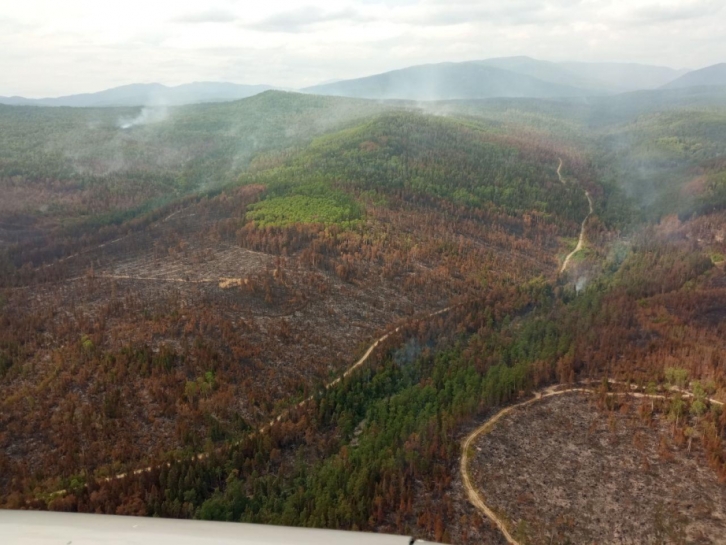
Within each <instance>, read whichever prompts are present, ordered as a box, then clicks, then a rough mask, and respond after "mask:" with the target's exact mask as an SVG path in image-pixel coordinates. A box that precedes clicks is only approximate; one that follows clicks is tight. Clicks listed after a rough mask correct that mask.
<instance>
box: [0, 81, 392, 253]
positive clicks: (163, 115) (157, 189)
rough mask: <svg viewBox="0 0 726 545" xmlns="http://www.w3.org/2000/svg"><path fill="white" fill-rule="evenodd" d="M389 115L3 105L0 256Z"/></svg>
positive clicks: (320, 109)
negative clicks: (12, 245)
mask: <svg viewBox="0 0 726 545" xmlns="http://www.w3.org/2000/svg"><path fill="white" fill-rule="evenodd" d="M385 109H386V106H384V105H381V104H373V103H369V102H361V101H356V100H350V99H339V98H332V97H330V98H326V97H314V96H308V95H302V94H292V93H283V92H278V91H268V92H266V93H262V94H260V95H257V96H254V97H250V98H248V99H245V100H241V101H236V102H229V103H220V104H201V105H190V106H182V107H177V108H163V109H147V108H143V109H140V108H35V107H11V106H0V123H2V126H3V131H1V132H0V188H2V191H3V193H4V194H5V195H6V197H7V198H6V199H5V200H4V201H3V202H2V204H0V247H1V246H3V245H7V244H8V243H9V242H16V243H22V242H23V241H24V240H26V239H34V238H35V237H37V236H38V234H39V233H41V232H45V233H47V232H49V231H53V230H55V229H58V228H63V229H64V230H66V231H67V230H68V229H72V228H73V227H74V226H75V225H78V224H87V223H92V224H95V225H97V226H98V225H106V224H117V223H119V222H120V221H123V220H124V219H129V218H130V217H133V216H134V215H137V214H140V213H143V212H145V211H148V210H150V209H152V208H154V207H155V206H159V205H160V204H163V203H164V202H168V201H170V200H173V199H175V198H178V197H180V196H183V195H185V194H188V193H190V192H196V191H200V190H206V189H213V188H218V187H221V186H223V185H224V184H226V183H230V182H232V181H234V180H235V179H236V178H237V177H238V176H239V174H240V173H241V172H243V171H245V170H246V169H247V168H248V166H249V164H250V161H251V160H252V159H253V158H254V157H255V156H257V155H259V154H261V153H264V152H271V151H273V150H277V151H282V150H285V149H288V148H290V147H294V146H296V145H303V144H305V143H307V142H309V141H310V139H311V138H313V137H314V136H315V135H318V134H322V133H324V132H326V131H329V130H334V129H335V128H339V127H342V126H345V125H346V123H349V122H351V121H353V120H355V119H360V118H361V117H365V116H367V115H371V114H372V113H375V112H378V111H382V110H385ZM124 127H126V128H124Z"/></svg>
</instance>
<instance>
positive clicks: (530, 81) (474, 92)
mask: <svg viewBox="0 0 726 545" xmlns="http://www.w3.org/2000/svg"><path fill="white" fill-rule="evenodd" d="M686 72H687V71H686V70H675V69H672V68H667V67H662V66H650V65H641V64H629V63H577V62H560V63H557V62H549V61H542V60H538V59H533V58H531V57H526V56H518V57H500V58H493V59H484V60H479V61H466V62H460V63H441V64H424V65H419V66H411V67H408V68H402V69H400V70H393V71H390V72H384V73H382V74H375V75H372V76H367V77H364V78H355V79H350V80H343V81H338V82H335V83H329V84H320V85H315V86H312V87H307V88H305V89H302V91H303V92H308V93H315V94H324V95H338V96H347V97H357V98H372V99H384V98H396V99H408V100H451V99H475V98H514V97H527V98H555V97H558V98H568V97H578V96H583V97H584V96H592V95H606V94H615V93H621V92H627V91H636V90H643V89H655V88H658V87H660V86H662V85H663V84H665V83H667V82H669V81H672V80H675V79H677V78H679V77H680V76H683V75H684V74H685V73H686Z"/></svg>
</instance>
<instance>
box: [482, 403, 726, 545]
mask: <svg viewBox="0 0 726 545" xmlns="http://www.w3.org/2000/svg"><path fill="white" fill-rule="evenodd" d="M639 403H640V401H637V400H629V401H627V402H624V404H623V406H622V407H621V409H620V410H619V411H603V410H600V409H599V408H598V407H596V406H595V404H594V399H593V396H591V395H588V394H577V393H573V394H566V395H562V396H556V397H551V398H548V399H545V400H543V401H541V402H537V403H534V404H532V405H529V406H527V407H522V408H518V409H516V410H514V411H513V412H512V413H510V414H508V415H506V416H505V417H503V418H502V420H501V421H500V422H499V423H498V424H497V425H496V426H495V427H494V429H493V430H492V431H491V432H490V433H487V434H485V435H483V436H481V437H480V438H479V439H478V440H477V441H476V443H475V454H474V456H473V458H472V461H471V464H470V472H471V475H472V480H473V482H474V483H476V486H477V487H478V489H479V491H480V494H481V495H482V497H483V498H484V501H485V502H486V503H487V505H488V506H490V507H491V508H492V509H493V510H494V511H495V512H497V513H499V514H500V516H502V518H504V519H505V520H508V521H509V524H508V528H509V529H510V531H512V533H513V535H514V537H515V539H517V540H518V541H519V542H520V543H600V544H601V543H628V544H630V543H632V544H635V543H639V544H640V543H714V544H716V543H726V485H724V484H723V483H719V482H718V480H717V478H716V475H715V473H714V472H713V471H712V470H711V469H710V468H709V466H708V464H707V461H706V459H705V456H704V454H703V451H702V449H701V448H700V445H699V444H698V441H697V440H694V442H693V445H692V449H691V451H690V452H689V451H688V448H687V446H686V445H685V444H679V445H677V444H676V442H675V441H674V440H673V431H672V427H673V426H672V423H670V422H668V421H667V420H665V419H662V418H655V419H654V420H653V421H651V422H650V423H646V422H644V421H643V419H641V418H640V417H639V416H638V411H637V408H638V406H639ZM644 403H650V402H649V401H644Z"/></svg>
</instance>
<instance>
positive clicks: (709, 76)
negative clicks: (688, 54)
mask: <svg viewBox="0 0 726 545" xmlns="http://www.w3.org/2000/svg"><path fill="white" fill-rule="evenodd" d="M712 85H717V86H721V87H726V63H724V62H722V63H719V64H714V65H712V66H707V67H706V68H701V69H700V70H694V71H693V72H689V73H688V74H684V75H683V76H681V77H680V78H678V79H676V80H674V81H671V82H670V83H667V84H666V85H664V86H663V88H664V89H682V88H684V87H701V86H712Z"/></svg>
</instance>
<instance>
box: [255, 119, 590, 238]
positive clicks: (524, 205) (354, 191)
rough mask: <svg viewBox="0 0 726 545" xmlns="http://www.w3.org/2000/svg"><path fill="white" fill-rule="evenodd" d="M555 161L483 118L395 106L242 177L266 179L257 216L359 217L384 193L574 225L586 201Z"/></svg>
mask: <svg viewBox="0 0 726 545" xmlns="http://www.w3.org/2000/svg"><path fill="white" fill-rule="evenodd" d="M557 164H558V155H557V151H556V149H552V148H545V147H542V146H540V145H539V143H538V142H537V141H524V140H520V141H517V140H515V139H513V138H510V137H505V136H504V135H502V134H501V133H499V132H498V131H497V130H496V127H493V126H492V125H489V124H485V123H484V124H478V125H474V124H471V123H465V122H463V121H462V120H457V119H448V118H441V117H431V116H427V115H424V114H420V113H413V112H407V113H406V112H402V113H393V114H383V115H380V116H378V117H377V118H375V119H372V120H370V121H367V122H365V123H362V124H360V125H358V126H356V127H353V128H350V129H346V130H344V131H342V132H338V133H334V134H330V135H327V136H323V137H320V138H318V139H316V140H314V141H313V142H312V144H311V145H310V146H309V147H308V148H306V149H305V150H304V151H302V152H301V153H300V154H298V155H296V156H294V157H292V158H291V159H290V160H288V161H285V162H283V163H282V164H281V165H279V166H276V167H273V168H270V169H267V170H264V171H257V172H251V173H248V174H245V175H244V176H243V177H242V181H243V182H244V183H258V184H263V185H264V186H265V187H266V188H267V197H266V199H265V200H263V201H262V202H260V203H259V204H257V205H255V207H254V211H252V212H250V213H248V216H249V217H252V218H254V219H255V221H256V222H258V223H259V224H261V225H276V224H291V223H295V222H300V221H308V222H315V221H333V219H334V218H345V219H355V218H360V217H361V214H362V212H361V210H363V209H364V208H365V203H366V202H373V203H379V204H380V203H385V202H386V199H390V198H391V197H396V198H399V199H403V200H404V201H417V202H428V203H429V205H430V206H435V203H437V202H439V201H440V202H444V203H449V204H448V205H447V206H455V207H462V208H467V207H471V208H475V209H482V210H489V211H493V210H500V211H501V212H502V213H505V214H508V215H511V216H521V215H522V214H532V215H533V216H534V217H537V218H538V219H539V220H540V221H545V222H550V221H555V222H560V221H564V222H571V223H572V224H576V223H577V222H578V221H579V220H581V219H582V218H583V217H584V216H585V214H586V211H587V201H586V199H585V197H584V194H583V192H582V189H581V188H580V187H577V186H574V185H563V184H560V183H559V182H558V181H557V175H556V173H555V169H556V167H557ZM346 199H351V204H347V205H345V204H343V203H344V202H346ZM352 201H357V203H358V204H356V205H353V204H352ZM296 206H298V207H299V208H298V209H296ZM305 210H307V211H308V212H305ZM570 228H571V227H570Z"/></svg>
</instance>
